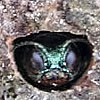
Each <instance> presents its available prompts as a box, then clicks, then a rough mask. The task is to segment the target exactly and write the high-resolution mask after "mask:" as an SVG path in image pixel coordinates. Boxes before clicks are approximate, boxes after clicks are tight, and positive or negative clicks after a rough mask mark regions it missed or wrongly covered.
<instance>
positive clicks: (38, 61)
mask: <svg viewBox="0 0 100 100" xmlns="http://www.w3.org/2000/svg"><path fill="white" fill-rule="evenodd" d="M31 63H32V67H33V68H34V67H35V68H36V69H43V59H42V57H41V56H40V55H39V53H37V52H34V53H32V58H31Z"/></svg>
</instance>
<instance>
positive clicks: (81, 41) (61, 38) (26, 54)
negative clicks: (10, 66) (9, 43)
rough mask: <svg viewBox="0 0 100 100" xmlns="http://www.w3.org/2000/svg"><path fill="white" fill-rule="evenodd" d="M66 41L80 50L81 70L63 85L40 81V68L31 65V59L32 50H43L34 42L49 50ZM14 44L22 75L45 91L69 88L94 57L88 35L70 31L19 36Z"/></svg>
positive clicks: (15, 57) (15, 56)
mask: <svg viewBox="0 0 100 100" xmlns="http://www.w3.org/2000/svg"><path fill="white" fill-rule="evenodd" d="M66 41H67V42H69V43H68V45H69V47H71V48H73V45H74V46H76V47H75V48H74V49H75V51H76V52H77V51H78V52H79V56H80V64H79V65H78V66H77V67H79V68H78V69H79V71H78V72H77V71H76V72H77V75H76V76H74V77H73V78H72V79H71V81H69V80H67V81H66V83H64V84H61V85H45V84H43V83H42V84H41V83H39V82H38V78H37V74H39V73H38V72H37V70H39V69H36V67H35V68H33V67H29V66H31V63H30V61H29V59H30V58H31V57H32V52H33V51H34V52H38V51H39V52H41V50H39V48H37V47H36V45H35V46H34V43H38V44H41V45H43V48H42V47H41V46H40V48H42V49H44V47H45V48H46V49H47V50H51V49H52V50H55V48H57V47H59V45H60V46H61V45H63V44H64V43H65V42H66ZM67 42H66V43H67ZM13 45H14V52H13V53H14V60H15V62H16V65H17V68H18V71H19V72H20V73H21V75H22V77H23V78H24V79H25V80H26V81H27V82H28V83H30V84H31V85H33V86H35V87H37V88H39V89H41V90H44V91H51V90H66V89H69V88H70V87H71V86H72V85H74V84H75V82H76V81H77V80H78V79H79V78H80V77H81V76H82V74H83V73H84V72H85V70H86V69H87V68H88V66H89V64H90V61H91V59H92V48H93V46H92V45H91V44H90V43H89V41H88V39H87V36H86V35H74V34H71V33H70V32H49V31H41V32H39V33H33V34H31V35H29V36H26V37H19V38H17V39H15V40H14V41H13ZM76 49H77V50H76ZM23 62H24V63H23ZM36 66H37V65H36ZM37 67H38V66H37ZM42 70H44V69H42V68H41V70H39V71H40V72H42ZM43 74H44V73H43ZM41 78H43V77H41ZM46 81H47V80H46ZM48 84H49V83H48Z"/></svg>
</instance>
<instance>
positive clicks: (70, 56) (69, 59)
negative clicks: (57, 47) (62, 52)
mask: <svg viewBox="0 0 100 100" xmlns="http://www.w3.org/2000/svg"><path fill="white" fill-rule="evenodd" d="M76 59H77V58H76V54H75V53H74V52H73V51H70V52H69V53H68V55H67V56H66V63H67V64H69V65H73V64H74V63H75V61H76Z"/></svg>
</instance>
